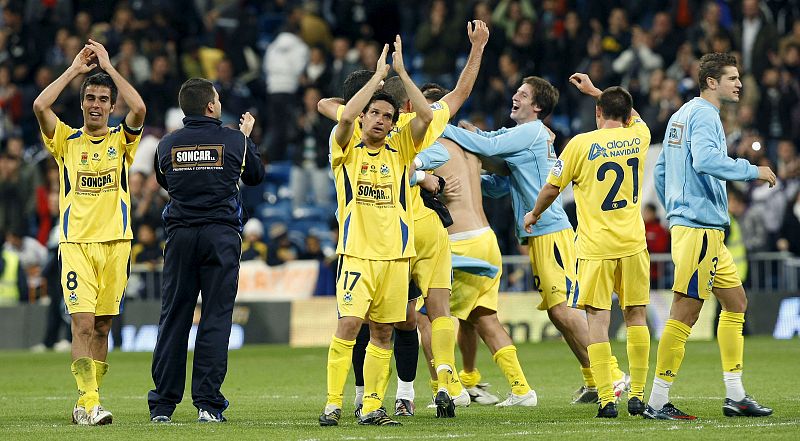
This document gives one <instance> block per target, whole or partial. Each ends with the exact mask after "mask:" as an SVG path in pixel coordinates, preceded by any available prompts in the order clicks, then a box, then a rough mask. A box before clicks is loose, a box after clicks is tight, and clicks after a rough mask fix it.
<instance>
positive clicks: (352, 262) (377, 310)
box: [336, 255, 409, 323]
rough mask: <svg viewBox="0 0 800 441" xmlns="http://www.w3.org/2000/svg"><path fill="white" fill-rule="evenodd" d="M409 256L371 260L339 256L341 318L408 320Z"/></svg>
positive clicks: (338, 300) (338, 295)
mask: <svg viewBox="0 0 800 441" xmlns="http://www.w3.org/2000/svg"><path fill="white" fill-rule="evenodd" d="M408 265H409V263H408V259H398V260H367V259H359V258H358V257H353V256H344V255H341V256H339V269H338V271H337V273H336V303H337V305H338V309H339V317H358V318H360V319H367V318H369V319H370V320H372V321H373V322H377V323H397V322H402V321H405V319H406V305H407V304H408Z"/></svg>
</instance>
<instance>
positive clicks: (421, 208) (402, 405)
mask: <svg viewBox="0 0 800 441" xmlns="http://www.w3.org/2000/svg"><path fill="white" fill-rule="evenodd" d="M467 36H468V38H469V40H470V42H471V45H472V47H471V50H470V54H469V57H468V59H467V63H466V65H465V66H464V70H463V71H462V73H461V76H460V77H459V80H458V83H457V84H456V87H455V88H454V89H453V90H452V91H451V92H450V93H448V94H446V95H445V96H444V97H442V98H441V99H440V100H437V101H436V102H434V103H431V105H430V108H431V109H432V110H433V120H432V122H431V124H430V126H429V127H428V130H427V132H426V133H425V137H424V139H423V141H422V143H421V144H422V145H421V148H427V147H428V146H430V145H431V144H432V143H433V142H434V141H435V140H436V139H437V138H438V137H439V136H440V135H441V134H442V132H443V131H444V127H445V125H446V124H447V122H448V121H449V119H450V116H451V115H452V114H454V113H456V112H458V110H459V109H460V108H461V105H462V104H463V103H464V102H465V101H466V99H467V98H468V97H469V94H470V92H471V91H472V86H473V85H474V83H475V79H476V78H477V75H478V71H479V69H480V63H481V59H482V55H483V50H484V47H485V46H486V43H487V42H488V39H489V28H488V26H487V25H486V23H484V22H482V21H480V20H474V21H472V22H468V23H467ZM383 90H384V91H385V92H387V93H389V94H390V95H392V96H393V97H394V99H395V101H396V102H397V103H398V105H399V106H400V111H401V114H400V116H399V119H398V121H397V123H396V124H395V127H394V129H393V131H392V133H391V134H390V136H393V134H395V133H397V132H398V131H400V130H402V128H403V127H405V126H406V125H407V124H409V122H410V121H413V120H414V119H415V117H416V114H415V112H414V109H415V108H416V107H415V106H414V102H413V100H410V99H409V94H408V93H407V89H406V87H405V84H404V82H403V81H402V80H401V79H400V78H399V77H393V78H389V79H387V80H386V82H385V84H384V85H383ZM426 107H427V106H426ZM319 109H320V112H321V113H323V114H324V115H326V116H328V117H331V118H333V117H334V115H336V117H337V119H338V118H340V116H341V113H342V109H343V106H340V105H339V104H338V102H337V101H335V99H330V98H329V99H325V100H322V101H320V105H319ZM354 130H355V136H360V128H359V127H358V126H356V127H355V129H354ZM409 200H410V201H411V212H412V213H413V219H414V230H415V235H414V237H415V249H416V251H417V255H416V256H415V257H414V258H412V260H411V277H412V279H413V280H414V281H415V282H416V284H417V286H418V287H419V288H420V290H421V292H422V295H423V296H424V298H425V305H426V307H427V309H428V315H429V317H430V319H431V320H432V321H434V322H435V325H434V326H433V327H434V329H435V333H434V336H433V352H434V353H435V356H434V359H435V360H436V368H437V369H438V371H439V375H438V377H439V382H438V383H439V384H441V388H439V389H441V392H442V394H441V396H440V397H439V405H438V406H437V416H439V417H453V416H455V410H454V407H455V405H462V406H466V405H469V403H470V400H469V395H468V394H467V392H466V391H465V390H464V388H463V387H461V384H460V383H459V381H458V379H457V377H456V376H455V375H454V372H455V354H454V347H455V331H454V327H453V322H452V319H451V318H450V308H449V299H450V285H451V273H452V267H451V264H450V248H449V243H448V240H447V231H446V230H445V229H444V227H443V226H442V223H441V221H440V220H439V219H438V217H437V216H436V215H435V212H434V211H432V210H431V209H429V208H427V207H426V206H425V205H424V204H423V203H422V198H421V197H420V193H419V188H418V187H416V186H415V187H411V193H410V195H409ZM409 300H416V299H415V298H414V299H409ZM415 303H416V302H413V301H409V302H408V304H407V312H406V320H405V321H403V322H402V323H397V324H396V325H395V328H396V338H397V339H398V340H402V339H408V338H412V339H413V340H414V343H416V342H417V338H418V337H417V334H416V314H415V312H414V305H415ZM409 334H410V335H409ZM360 335H363V334H360ZM360 340H361V338H360V337H359V341H360ZM395 347H397V344H396V345H395ZM356 349H358V346H356ZM413 350H414V351H418V348H417V347H414V348H413ZM399 355H400V354H399V353H396V354H395V357H396V358H398V376H400V370H401V366H402V367H403V368H404V369H405V368H409V370H413V369H416V359H414V360H413V366H405V364H406V363H405V362H406V361H407V360H400V359H399ZM356 369H358V367H356ZM406 379H407V380H409V381H404V380H403V379H402V378H398V394H397V398H398V399H397V400H396V402H395V415H403V416H410V415H413V412H414V404H413V398H414V397H413V382H412V381H411V379H413V377H411V378H408V377H406ZM357 381H358V380H357ZM356 384H357V386H356V387H357V392H356V394H357V395H356V406H359V404H360V402H361V398H360V396H359V391H358V383H356ZM361 394H363V391H361ZM356 412H357V414H358V412H359V411H358V410H357V411H356Z"/></svg>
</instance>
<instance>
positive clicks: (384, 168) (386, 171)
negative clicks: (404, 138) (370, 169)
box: [381, 164, 389, 177]
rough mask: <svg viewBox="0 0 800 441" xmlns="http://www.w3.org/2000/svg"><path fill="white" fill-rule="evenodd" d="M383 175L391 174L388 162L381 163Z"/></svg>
mask: <svg viewBox="0 0 800 441" xmlns="http://www.w3.org/2000/svg"><path fill="white" fill-rule="evenodd" d="M381 176H384V177H385V176H389V166H388V165H386V164H381Z"/></svg>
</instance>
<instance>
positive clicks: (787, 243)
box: [775, 192, 800, 256]
mask: <svg viewBox="0 0 800 441" xmlns="http://www.w3.org/2000/svg"><path fill="white" fill-rule="evenodd" d="M775 246H776V247H777V249H778V250H779V251H788V252H790V253H792V254H793V255H795V256H800V192H798V193H797V194H796V195H795V196H794V197H793V198H792V204H791V205H790V206H789V207H787V210H786V212H785V213H784V215H783V219H782V221H781V228H780V231H779V232H778V240H777V242H776V244H775Z"/></svg>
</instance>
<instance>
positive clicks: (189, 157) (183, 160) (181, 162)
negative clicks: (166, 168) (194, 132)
mask: <svg viewBox="0 0 800 441" xmlns="http://www.w3.org/2000/svg"><path fill="white" fill-rule="evenodd" d="M224 152H225V147H224V146H221V145H193V146H175V147H173V148H172V169H173V170H181V169H192V170H196V169H206V168H222V164H223V162H224V156H225V155H224Z"/></svg>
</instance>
